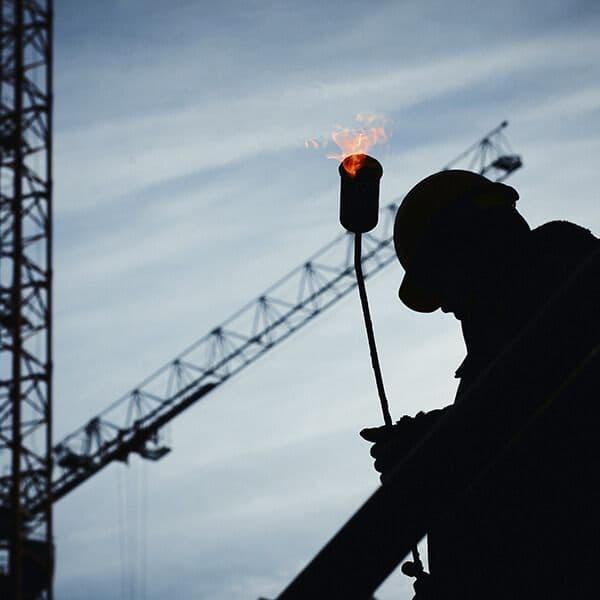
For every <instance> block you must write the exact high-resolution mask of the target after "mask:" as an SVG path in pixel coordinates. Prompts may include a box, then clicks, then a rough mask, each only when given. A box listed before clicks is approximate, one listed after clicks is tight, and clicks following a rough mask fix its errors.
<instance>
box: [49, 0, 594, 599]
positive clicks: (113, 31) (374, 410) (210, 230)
mask: <svg viewBox="0 0 600 600" xmlns="http://www.w3.org/2000/svg"><path fill="white" fill-rule="evenodd" d="M599 33H600V5H598V3H596V2H580V1H567V0H562V1H553V0H546V1H544V2H541V1H532V2H527V3H523V2H521V1H517V0H514V1H513V0H509V1H505V2H503V1H499V2H494V3H489V2H480V3H473V2H466V1H464V0H456V1H455V2H452V3H451V4H450V3H447V2H443V1H441V0H439V1H434V0H422V1H420V2H412V1H406V2H401V1H395V2H393V1H388V2H371V3H365V2H358V1H353V0H346V1H344V2H338V1H330V2H327V3H325V2H315V1H313V0H306V1H305V2H288V1H287V0H285V1H279V2H275V1H271V2H268V1H253V0H247V1H245V2H239V1H238V2H234V1H229V2H227V1H225V2H219V3H205V2H198V1H196V2H191V1H183V0H172V1H170V2H159V1H157V0H105V1H104V2H102V3H100V2H92V1H91V0H87V1H84V2H81V1H74V0H56V2H55V62H54V66H55V80H54V98H55V113H54V116H55V119H54V179H55V187H54V202H55V214H54V220H55V221H54V222H55V257H54V259H55V263H54V273H55V280H54V282H55V283H54V285H55V287H54V299H55V300H54V302H55V308H54V311H55V312H54V336H55V340H54V344H55V345H54V359H55V382H54V390H55V391H54V398H55V406H54V437H55V440H56V441H58V440H60V439H62V438H63V437H64V436H65V435H66V434H68V433H70V432H71V431H73V430H75V429H77V428H78V427H80V426H81V425H83V424H84V423H86V422H87V421H88V420H89V419H90V418H91V417H92V416H93V415H94V414H96V413H97V412H99V411H101V410H102V409H103V408H104V407H106V406H107V405H108V404H110V403H111V402H112V401H114V400H115V399H116V398H118V397H119V396H121V395H122V394H124V393H125V392H127V391H128V390H130V389H132V388H133V387H135V386H136V385H137V383H138V382H140V381H141V380H143V379H144V378H145V377H146V376H147V375H149V374H150V373H152V372H153V371H154V370H155V369H156V368H158V367H160V366H161V365H162V364H164V363H166V362H168V361H169V360H170V359H172V358H174V357H175V355H177V354H178V353H180V352H181V351H182V350H183V349H184V348H186V347H187V346H188V345H189V344H191V343H192V342H194V341H195V340H196V339H198V338H200V337H202V336H203V335H204V334H206V333H208V332H209V331H211V330H212V329H213V328H214V326H215V325H217V324H219V323H220V322H222V321H223V320H224V319H226V318H227V317H228V316H229V315H230V314H232V313H233V312H234V311H236V310H237V309H239V308H240V307H241V306H243V305H244V304H246V303H247V302H248V301H250V300H252V299H253V298H254V297H256V296H258V295H259V294H260V292H262V291H263V290H264V289H265V288H267V287H268V286H269V285H271V284H272V283H273V282H274V281H276V280H277V279H279V278H280V277H282V276H283V275H285V274H286V273H287V272H288V271H289V270H291V269H292V268H293V267H295V266H297V265H299V264H302V263H303V261H304V260H305V258H306V257H308V256H309V255H310V254H312V253H313V252H314V251H316V250H317V249H319V248H320V247H321V246H323V245H324V244H326V243H327V242H328V241H330V240H331V239H333V238H334V237H335V236H336V235H337V234H338V233H339V232H340V230H341V229H340V225H339V223H338V215H337V211H338V204H337V203H338V194H339V189H338V186H339V177H338V173H337V164H336V162H335V161H331V160H327V159H326V158H325V152H324V151H322V150H318V151H317V150H308V149H306V148H305V146H304V143H303V142H304V140H305V139H306V138H313V137H320V136H323V135H326V134H327V133H328V132H330V131H331V130H332V129H333V128H334V127H335V126H336V125H340V124H341V125H344V126H352V125H353V124H354V123H355V120H354V119H355V115H356V114H357V113H358V112H368V113H374V114H379V115H383V116H385V117H386V119H387V120H388V122H389V123H390V133H391V142H390V143H389V144H388V145H387V146H385V147H381V148H379V149H378V148H375V149H374V150H373V154H374V155H375V156H376V157H377V158H378V159H379V160H380V161H381V162H382V164H383V167H384V177H383V179H382V184H381V186H382V187H381V202H382V204H384V203H387V202H391V201H392V200H398V199H401V198H402V196H403V194H404V193H405V192H406V191H407V190H408V189H409V188H410V187H411V186H412V185H414V184H415V183H416V182H417V181H419V180H420V179H421V178H422V177H424V176H426V175H427V174H429V173H431V172H433V171H435V170H437V169H439V168H441V167H442V166H443V165H444V164H445V163H446V162H448V161H449V160H450V159H452V158H453V157H454V156H456V155H457V154H459V153H460V152H461V151H462V150H464V149H465V148H466V147H467V146H469V145H470V144H471V143H473V142H475V141H476V140H477V139H479V138H480V137H481V136H483V135H484V134H485V133H486V132H487V131H489V130H490V129H492V128H493V127H494V126H496V125H497V124H498V123H500V122H501V121H502V120H504V119H507V120H508V121H509V122H510V125H509V127H508V129H507V136H508V138H509V140H510V142H511V145H512V147H513V149H514V151H515V152H517V153H518V154H520V155H521V156H522V158H523V163H524V167H523V168H522V169H521V170H519V171H518V172H517V173H515V174H514V175H513V176H512V177H511V179H510V180H509V181H510V184H511V185H513V186H515V187H516V188H517V189H518V191H519V193H520V195H521V199H520V201H519V209H520V211H521V213H522V214H523V215H524V216H525V218H526V219H527V220H528V221H529V222H530V224H531V225H532V227H533V226H537V225H540V224H541V223H544V222H546V221H549V220H553V219H567V220H570V221H573V222H576V223H579V224H581V225H584V226H586V227H588V228H589V229H591V230H592V231H593V232H594V233H595V234H596V235H598V234H600V203H599V199H600V198H599V192H598V186H597V181H596V179H597V168H598V167H597V166H598V158H599V156H600V63H599V62H598V59H597V57H598V56H600V35H599ZM401 277H402V269H401V268H400V266H399V265H397V264H394V265H391V266H389V267H388V268H387V269H386V270H384V271H383V272H382V273H381V274H379V275H377V276H376V277H375V278H373V279H372V280H369V282H368V292H369V297H370V303H371V308H372V312H373V322H374V327H375V334H376V337H377V341H378V346H379V353H380V356H381V361H382V367H383V373H384V380H385V383H386V388H387V393H388V396H389V398H390V406H391V411H392V415H393V416H394V417H395V418H397V419H398V418H400V416H402V415H403V414H414V413H416V412H417V411H418V410H429V409H432V408H434V407H441V406H445V405H447V404H450V403H451V402H452V400H453V395H454V393H455V390H456V380H455V379H454V378H453V374H454V371H455V369H456V367H457V366H458V364H460V362H461V361H462V359H463V357H464V352H465V350H464V345H463V342H462V339H461V335H460V330H459V324H458V322H457V321H456V320H454V319H453V318H452V316H449V315H444V314H441V313H439V312H438V313H435V314H433V315H420V314H416V313H411V312H410V311H409V310H408V309H406V308H404V307H403V306H402V305H401V304H400V302H399V301H398V299H397V289H398V285H399V282H400V279H401ZM380 422H381V416H380V409H379V405H378V401H377V396H376V391H375V386H374V382H373V377H372V373H371V370H370V363H369V355H368V348H367V345H366V339H365V335H364V330H363V324H362V321H361V313H360V306H359V303H358V298H357V295H356V294H351V295H349V296H348V297H347V298H345V299H344V300H343V301H341V302H340V303H339V304H338V305H336V306H335V307H334V308H332V309H330V310H329V311H328V312H326V313H325V314H323V315H322V316H321V317H319V318H318V319H316V320H315V321H314V322H313V323H312V324H310V325H309V326H308V327H307V328H305V329H303V330H302V331H300V332H298V333H296V334H295V335H294V336H292V337H291V338H290V339H289V340H287V341H286V342H284V343H283V344H281V346H279V347H277V348H276V349H274V350H273V351H272V352H271V353H270V354H268V355H267V356H266V357H264V358H262V359H261V360H260V361H259V362H257V363H256V364H255V365H253V366H251V367H250V368H248V369H247V370H246V371H244V372H242V373H241V374H239V375H237V376H236V377H235V378H233V379H232V380H231V381H229V382H227V383H226V384H224V385H223V386H221V387H220V388H219V389H218V390H216V391H215V392H213V393H212V394H210V395H209V396H207V398H206V400H204V401H203V402H201V403H199V404H198V405H196V406H194V407H192V408H191V409H189V410H188V411H187V412H185V413H184V414H183V415H181V416H180V417H178V418H177V419H176V420H174V421H173V422H172V423H171V424H170V425H169V426H168V428H167V430H168V431H166V432H165V433H166V434H167V435H168V437H169V439H170V442H171V446H172V452H171V453H170V454H168V455H167V456H166V457H165V458H164V459H163V460H161V461H160V462H158V463H147V462H142V461H140V460H139V459H138V458H136V457H133V458H132V459H131V460H130V464H129V466H123V465H121V464H118V465H111V466H109V467H108V468H106V469H105V470H104V471H102V472H101V473H99V474H98V475H96V476H95V477H93V478H92V479H90V480H89V481H87V482H85V483H84V484H83V485H81V486H80V487H79V488H77V489H76V490H74V491H73V492H71V493H70V494H69V495H68V496H67V497H66V498H64V499H62V500H60V501H59V502H58V503H57V504H56V506H55V541H56V545H57V552H56V558H57V565H56V584H55V596H56V598H57V600H76V599H77V600H79V599H82V598H86V599H89V600H95V599H100V598H102V599H105V598H115V599H121V598H123V599H124V598H135V599H138V598H139V599H142V598H148V599H157V600H158V599H162V598H166V597H170V598H178V599H183V600H187V599H196V598H210V599H215V600H225V599H227V600H238V599H240V600H241V599H245V598H254V599H255V598H258V597H259V596H266V597H269V598H273V597H275V596H276V595H277V594H278V593H279V592H280V591H281V590H282V589H283V588H284V587H285V586H286V585H287V583H288V582H289V581H290V580H291V579H292V578H293V577H294V575H295V574H296V573H297V572H298V571H299V570H300V569H301V568H302V567H303V566H304V565H305V564H306V563H307V562H308V560H310V558H312V556H313V555H314V554H315V553H316V552H317V551H318V550H319V548H320V547H321V546H322V545H323V544H324V543H325V542H326V541H327V540H328V539H329V538H330V537H331V536H332V535H333V534H334V533H335V531H337V529H338V528H339V527H340V526H341V525H342V524H343V523H344V522H345V521H346V520H347V519H348V518H349V517H350V516H351V514H352V513H353V512H354V511H355V510H356V509H357V508H358V507H359V506H360V504H361V503H362V502H363V501H364V500H366V498H367V497H368V496H369V494H371V493H372V492H373V491H374V490H375V489H376V487H377V484H378V480H377V476H376V474H375V472H374V471H373V468H372V464H371V459H370V457H369V447H368V445H367V444H366V443H365V442H364V441H362V440H361V439H360V438H359V436H358V431H359V430H360V429H362V428H363V427H365V426H374V425H378V424H380ZM377 597H378V598H379V599H381V600H386V599H392V598H410V597H411V582H410V580H408V579H407V578H406V577H404V576H403V575H401V574H399V573H395V574H393V575H392V576H391V577H390V578H389V580H388V581H387V582H386V583H384V585H383V586H382V587H381V588H380V590H378V593H377Z"/></svg>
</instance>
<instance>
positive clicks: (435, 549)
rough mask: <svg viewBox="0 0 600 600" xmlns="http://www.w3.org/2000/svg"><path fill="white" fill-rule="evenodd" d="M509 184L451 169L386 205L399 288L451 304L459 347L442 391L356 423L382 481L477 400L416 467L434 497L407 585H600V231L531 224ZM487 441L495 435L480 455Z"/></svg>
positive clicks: (566, 589)
mask: <svg viewBox="0 0 600 600" xmlns="http://www.w3.org/2000/svg"><path fill="white" fill-rule="evenodd" d="M518 198H519V196H518V193H517V192H516V191H515V190H514V189H513V188H512V187H510V186H507V185H504V184H502V183H498V182H492V181H490V180H488V179H486V178H485V177H483V176H481V175H478V174H476V173H472V172H468V171H459V170H448V171H442V172H440V173H436V174H434V175H431V176H430V177H427V178H426V179H424V180H423V181H421V182H420V183H418V184H417V185H416V186H415V187H414V188H413V189H412V190H411V191H410V192H409V193H408V194H407V196H406V197H405V198H404V200H403V202H402V204H401V206H400V208H399V210H398V214H397V217H396V222H395V226H394V244H395V249H396V253H397V255H398V258H399V260H400V262H401V264H402V266H403V267H404V269H405V276H404V279H403V281H402V284H401V286H400V291H399V296H400V299H401V300H402V302H403V303H404V304H405V305H406V306H408V307H409V308H411V309H412V310H415V311H419V312H423V313H429V312H433V311H435V310H437V309H438V308H441V309H442V310H443V311H444V312H449V313H453V314H454V315H455V316H456V318H457V319H459V320H460V322H461V326H462V332H463V336H464V340H465V344H466V348H467V356H466V358H465V360H464V362H463V363H462V364H461V365H460V367H459V368H458V370H457V372H456V377H457V378H459V379H460V384H459V386H458V391H457V394H456V398H455V400H454V404H453V405H450V406H447V407H446V408H442V409H439V410H434V411H431V412H429V413H418V414H417V415H416V416H414V417H410V416H405V417H402V419H400V421H398V423H397V424H396V425H394V426H393V427H378V428H369V429H364V430H363V431H362V432H361V435H362V437H363V438H365V439H366V440H368V441H370V442H373V443H374V445H373V447H372V449H371V455H372V456H373V457H374V458H375V468H376V470H377V471H379V472H380V473H381V480H382V482H383V484H384V488H385V486H386V483H387V482H388V480H392V479H393V477H394V470H395V468H396V466H397V465H398V464H399V463H401V461H402V460H404V459H405V457H406V456H407V455H410V453H411V452H413V449H414V448H415V446H418V444H419V443H421V444H424V445H426V444H427V443H428V441H429V440H428V439H427V436H428V434H429V432H430V431H431V430H432V429H434V428H435V427H436V426H438V424H439V423H441V422H443V420H444V419H447V418H448V417H450V416H451V415H452V413H453V411H454V414H455V415H456V411H457V410H459V409H460V406H461V403H463V402H464V403H465V404H464V405H463V406H466V405H467V404H469V403H470V405H471V406H475V405H476V404H477V403H479V406H480V407H483V410H481V409H480V410H479V412H477V411H475V412H473V413H472V414H475V415H479V416H475V417H472V418H470V420H468V419H467V422H466V424H465V427H464V432H465V434H464V435H461V436H457V439H452V440H451V445H450V446H448V447H449V448H455V452H454V451H448V450H446V451H444V452H441V453H440V455H439V457H438V458H437V459H436V463H437V465H438V466H436V467H435V468H432V469H431V473H428V472H426V473H423V474H422V477H423V481H424V482H426V484H425V486H424V487H426V488H427V491H426V492H425V493H426V494H427V496H428V498H427V499H424V501H425V500H426V501H427V502H430V503H431V504H432V506H435V510H433V511H432V514H433V516H432V518H431V519H430V522H429V523H428V525H427V533H428V549H429V566H430V571H431V576H430V577H428V578H427V580H425V579H423V578H420V580H419V581H418V582H417V584H415V590H416V591H417V595H416V598H418V599H423V600H425V599H428V598H435V599H437V600H443V599H446V598H447V599H461V600H463V599H471V598H473V599H478V600H483V599H490V598H492V599H496V598H497V599H498V600H500V599H503V600H506V599H512V598H527V599H530V598H540V599H542V598H543V599H554V598H556V599H558V598H560V599H566V598H600V579H599V577H598V573H599V572H600V518H599V515H598V512H599V511H600V477H599V472H600V460H599V459H600V394H599V386H598V383H599V379H600V365H599V364H598V363H599V361H598V354H599V352H598V344H599V342H600V331H599V323H600V268H599V267H598V264H599V260H598V252H599V251H598V248H599V244H600V242H599V240H598V239H597V238H596V237H594V236H593V235H592V234H591V233H590V232H589V231H588V230H587V229H584V228H583V227H580V226H578V225H575V224H572V223H569V222H566V221H554V222H550V223H546V224H545V225H542V226H540V227H538V228H536V229H533V230H531V229H530V227H529V225H528V224H527V222H526V221H525V220H524V218H523V217H522V216H521V215H520V214H519V213H518V211H517V210H516V208H515V204H516V202H517V200H518ZM499 357H500V358H499ZM503 360H504V363H503V362H502V361H503ZM498 364H499V366H498ZM504 364H506V365H507V366H503V365H504ZM492 366H493V367H494V369H493V371H494V373H495V374H494V375H493V380H492V381H493V385H491V386H490V385H487V386H486V382H487V383H489V381H487V380H486V378H488V379H489V377H492V375H489V377H488V374H489V373H488V372H489V371H490V369H492ZM481 389H485V394H482V393H481ZM466 414H471V413H466ZM527 423H529V424H530V425H528V427H526V428H525V429H523V427H524V424H527ZM531 423H533V424H531ZM507 431H508V432H510V435H508V436H507V435H506V432H507ZM519 431H521V433H520V434H517V433H514V432H519ZM471 432H474V436H472V435H471ZM423 440H424V441H423ZM474 440H475V441H474ZM477 440H479V441H477ZM482 440H483V441H482ZM486 440H492V442H494V441H495V440H499V442H498V444H497V445H496V451H495V453H494V456H493V459H492V460H488V458H489V457H487V456H486V457H485V465H487V466H486V468H485V469H483V462H484V456H483V455H484V454H485V453H484V452H483V451H482V450H481V448H484V447H487V446H485V444H486V443H487V442H486ZM500 440H501V443H500ZM507 440H508V443H506V442H507ZM491 445H492V446H493V443H492V444H491ZM430 454H431V452H430ZM433 455H434V456H435V452H434V453H433ZM457 457H459V458H457ZM438 482H439V488H440V490H442V488H443V490H444V491H443V492H442V491H440V497H443V498H444V501H443V502H442V501H440V502H439V504H438V505H436V498H435V496H436V490H437V489H438V488H437V487H436V486H437V485H438ZM454 483H456V486H455V487H456V489H455V490H453V494H452V498H454V500H453V501H452V502H449V501H448V498H449V497H451V496H450V495H449V494H447V490H448V489H451V488H452V486H453V485H454ZM401 487H402V486H401V482H400V483H399V485H398V489H399V490H401ZM394 489H395V488H394ZM398 493H400V492H398ZM432 496H433V498H431V497H432ZM408 518H409V516H408Z"/></svg>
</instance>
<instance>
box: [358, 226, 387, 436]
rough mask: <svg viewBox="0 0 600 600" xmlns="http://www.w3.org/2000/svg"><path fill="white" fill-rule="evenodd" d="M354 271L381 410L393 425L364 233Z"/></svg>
mask: <svg viewBox="0 0 600 600" xmlns="http://www.w3.org/2000/svg"><path fill="white" fill-rule="evenodd" d="M354 271H355V272H356V282H357V283H358V294H359V296H360V304H361V306H362V312H363V317H364V320H365V328H366V330H367V339H368V340H369V352H370V354H371V364H372V365H373V372H374V373H375V383H376V384H377V393H378V394H379V402H380V404H381V411H382V412H383V421H384V423H385V424H386V425H392V416H391V415H390V407H389V405H388V401H387V398H386V396H385V389H384V387H383V377H382V375H381V367H380V366H379V357H378V356H377V346H376V345H375V334H374V333H373V323H372V322H371V313H370V311H369V300H368V299H367V289H366V287H365V278H364V276H363V272H362V234H360V233H355V234H354Z"/></svg>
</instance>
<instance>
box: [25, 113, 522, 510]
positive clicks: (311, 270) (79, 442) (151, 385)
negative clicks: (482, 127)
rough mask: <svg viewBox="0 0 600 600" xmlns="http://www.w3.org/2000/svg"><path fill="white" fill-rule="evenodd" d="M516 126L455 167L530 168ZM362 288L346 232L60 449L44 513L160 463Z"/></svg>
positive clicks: (369, 252)
mask: <svg viewBox="0 0 600 600" xmlns="http://www.w3.org/2000/svg"><path fill="white" fill-rule="evenodd" d="M507 125H508V123H507V122H506V121H504V122H503V123H501V124H500V125H499V126H498V127H496V128H495V129H493V130H492V131H490V132H489V133H488V134H487V135H486V136H484V137H483V138H482V139H481V140H479V141H478V142H477V143H476V144H475V145H473V146H472V147H471V148H469V149H468V150H467V151H466V152H465V153H463V154H461V155H460V156H459V157H457V158H456V159H455V160H453V161H451V162H450V163H448V164H447V165H446V167H445V168H451V167H454V166H456V165H457V164H459V163H460V164H464V165H466V166H467V168H472V169H473V168H474V169H477V170H479V171H480V172H482V173H485V174H486V175H487V176H488V177H490V178H492V179H496V180H501V179H504V178H505V177H507V176H508V175H510V173H512V172H513V171H515V170H516V169H518V168H519V167H520V166H521V164H522V163H521V159H520V157H519V156H517V155H515V154H514V153H512V150H511V149H510V146H509V145H508V140H507V139H506V137H505V136H504V133H503V131H504V129H505V127H506V126H507ZM397 207H398V206H397V204H396V203H391V204H388V205H387V206H385V207H384V208H383V209H382V219H381V225H380V226H379V227H378V229H376V230H375V231H374V232H371V233H369V234H366V235H364V238H363V256H362V265H363V271H364V276H365V278H366V277H370V276H372V275H374V274H375V273H378V272H379V271H381V270H382V269H384V268H385V267H386V266H387V265H389V264H391V263H392V262H394V261H395V260H396V255H395V252H394V247H393V241H392V230H393V223H394V217H395V213H396V210H397ZM355 286H356V279H355V275H354V266H353V240H352V236H351V235H348V234H347V233H342V234H341V235H339V236H337V237H336V238H335V239H334V240H333V241H332V242H330V243H329V244H327V245H326V246H324V247H323V248H321V250H319V251H318V252H317V253H315V254H313V255H312V256H311V257H309V258H308V259H307V260H306V261H304V263H303V264H301V265H300V266H299V267H297V268H296V269H294V270H293V271H291V272H290V273H289V274H288V275H287V276H285V277H284V278H283V279H281V280H279V281H278V282H277V283H275V284H274V285H272V286H271V287H270V288H269V289H267V290H266V291H264V292H263V293H262V294H261V295H260V296H259V297H258V298H257V299H255V300H253V301H252V302H250V303H249V304H247V305H246V306H245V307H244V308H242V309H241V310H240V311H238V312H237V313H235V314H234V315H233V316H232V317H230V318H229V319H227V320H226V321H225V322H224V323H222V324H221V325H219V326H217V327H215V328H214V329H213V330H212V331H211V332H210V333H208V334H207V335H205V336H204V337H202V338H201V339H199V340H198V341H197V342H196V343H194V344H192V345H191V346H190V347H188V348H187V349H186V350H185V351H184V352H182V353H181V354H180V355H179V356H177V357H176V358H175V359H174V360H172V361H171V362H169V363H167V364H166V365H164V366H163V367H162V368H161V369H159V370H158V371H156V372H155V373H154V374H152V375H151V376H150V377H148V378H147V379H145V380H144V381H143V382H142V383H140V384H139V385H138V386H136V387H135V388H134V389H133V390H131V391H130V392H129V393H128V394H126V395H124V396H122V397H121V398H119V399H118V400H117V401H116V402H114V403H113V404H111V405H110V406H109V407H108V408H106V409H105V410H104V411H102V412H101V413H99V414H98V415H96V416H94V417H93V418H92V419H90V420H89V421H88V422H87V423H86V424H85V425H83V426H82V427H81V428H79V429H78V430H76V431H74V432H73V433H71V434H70V435H68V436H67V437H66V438H64V439H63V440H62V441H61V442H59V443H58V444H56V445H55V447H54V454H55V461H54V473H53V479H52V489H51V494H48V495H43V494H40V495H39V496H37V497H36V498H32V502H31V503H30V504H29V510H30V511H31V512H32V513H36V512H38V511H40V510H43V509H44V507H45V506H46V505H47V504H48V503H50V502H52V501H56V500H58V499H60V498H62V497H63V496H64V495H66V494H67V493H69V492H70V491H71V490H73V489H74V488H76V487H77V486H78V485H80V484H81V483H83V482H84V481H86V480H87V479H89V478H90V477H91V476H92V475H94V474H95V473H97V472H98V471H99V470H101V469H102V468H104V467H105V466H106V465H108V464H110V463H111V462H113V461H126V460H127V457H128V456H129V454H130V453H131V452H136V453H138V454H139V455H140V456H141V457H142V458H146V459H149V460H158V459H160V458H162V457H163V456H164V455H165V454H167V453H168V452H169V448H168V447H166V446H164V445H163V444H162V443H161V439H160V429H161V427H163V426H164V425H165V424H166V423H168V422H169V421H170V420H171V419H172V418H174V417H175V416H177V415H178V414H180V413H181V412H182V411H183V410H185V409H186V408H188V407H189V406H191V405H192V404H194V403H196V402H197V401H199V400H201V399H203V398H205V397H206V396H207V395H208V394H209V393H210V392H212V391H213V390H214V389H216V388H217V387H219V386H220V385H221V384H223V383H225V381H227V380H228V379H230V378H231V377H233V376H234V375H236V374H237V373H239V372H240V371H241V370H243V369H245V368H246V367H248V366H249V365H251V364H253V363H254V362H255V361H257V360H258V359H259V358H260V357H261V356H263V355H264V354H266V353H267V352H268V351H269V350H271V349H272V348H274V347H275V346H276V345H277V344H279V343H281V342H282V341H284V340H285V339H287V338H288V337H290V336H291V335H292V334H293V333H295V332H296V331H298V330H299V329H300V328H302V327H304V326H305V325H307V324H308V323H310V322H311V321H312V320H313V319H314V318H315V317H317V316H318V315H320V314H321V313H322V312H323V311H325V310H326V309H328V308H329V307H331V306H333V305H334V304H336V303H337V302H338V301H339V300H340V299H341V298H343V297H344V296H346V295H347V294H348V293H350V292H351V291H352V290H353V289H354V288H355Z"/></svg>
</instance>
